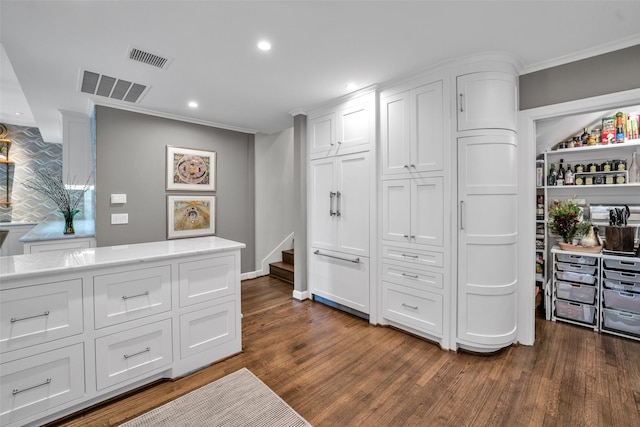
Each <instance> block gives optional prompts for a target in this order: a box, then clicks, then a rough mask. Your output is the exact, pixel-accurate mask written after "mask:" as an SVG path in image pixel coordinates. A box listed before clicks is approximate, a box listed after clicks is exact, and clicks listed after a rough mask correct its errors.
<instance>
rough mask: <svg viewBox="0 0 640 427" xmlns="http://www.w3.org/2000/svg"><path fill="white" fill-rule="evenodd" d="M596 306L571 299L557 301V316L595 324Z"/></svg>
mask: <svg viewBox="0 0 640 427" xmlns="http://www.w3.org/2000/svg"><path fill="white" fill-rule="evenodd" d="M595 313H596V308H595V307H594V306H593V305H586V304H580V303H577V302H569V301H562V300H557V301H556V316H558V317H562V318H563V319H569V320H575V321H576V322H581V323H588V324H590V325H593V324H594V322H593V321H594V319H595Z"/></svg>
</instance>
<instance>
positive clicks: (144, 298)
mask: <svg viewBox="0 0 640 427" xmlns="http://www.w3.org/2000/svg"><path fill="white" fill-rule="evenodd" d="M93 292H94V299H95V323H96V328H98V329H99V328H104V327H106V326H111V325H116V324H118V323H122V322H127V321H129V320H133V319H139V318H141V317H146V316H150V315H152V314H157V313H162V312H166V311H169V310H171V266H168V265H165V266H161V267H153V268H143V269H139V270H131V271H123V272H120V273H112V274H104V275H100V276H94V278H93Z"/></svg>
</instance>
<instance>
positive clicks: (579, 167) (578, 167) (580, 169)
mask: <svg viewBox="0 0 640 427" xmlns="http://www.w3.org/2000/svg"><path fill="white" fill-rule="evenodd" d="M582 172H584V165H583V164H582V163H578V164H577V165H576V173H582Z"/></svg>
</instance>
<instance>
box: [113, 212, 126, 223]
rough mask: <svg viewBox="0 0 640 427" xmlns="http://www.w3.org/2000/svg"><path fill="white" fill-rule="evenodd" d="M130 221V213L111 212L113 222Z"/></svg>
mask: <svg viewBox="0 0 640 427" xmlns="http://www.w3.org/2000/svg"><path fill="white" fill-rule="evenodd" d="M128 223H129V214H126V213H120V214H111V224H128Z"/></svg>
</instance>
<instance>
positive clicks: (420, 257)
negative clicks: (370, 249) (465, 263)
mask: <svg viewBox="0 0 640 427" xmlns="http://www.w3.org/2000/svg"><path fill="white" fill-rule="evenodd" d="M382 257H383V258H387V259H391V260H395V261H405V262H410V263H413V264H418V265H421V266H430V267H442V266H443V265H444V254H443V253H442V252H430V251H421V250H416V249H404V248H398V247H395V246H387V245H383V246H382Z"/></svg>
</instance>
